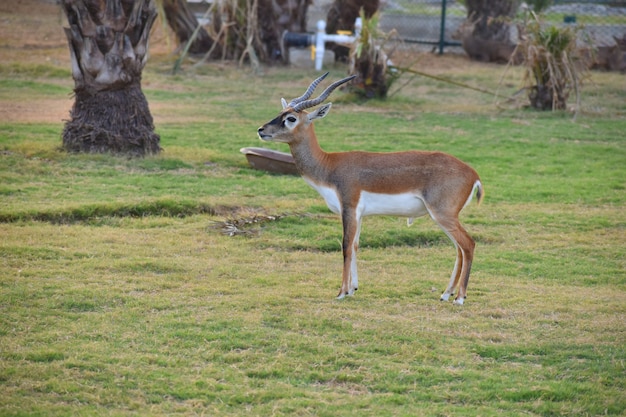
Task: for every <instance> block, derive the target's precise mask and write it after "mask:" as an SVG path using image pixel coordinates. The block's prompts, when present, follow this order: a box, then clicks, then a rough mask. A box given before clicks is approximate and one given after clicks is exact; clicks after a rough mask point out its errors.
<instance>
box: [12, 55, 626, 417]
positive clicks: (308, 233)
mask: <svg viewBox="0 0 626 417" xmlns="http://www.w3.org/2000/svg"><path fill="white" fill-rule="evenodd" d="M425 59H426V60H434V59H450V60H451V61H450V62H451V65H449V66H445V65H443V68H444V69H443V70H441V73H440V74H439V75H442V76H447V77H452V78H456V79H457V80H459V81H461V82H464V83H472V84H474V85H478V86H482V87H485V88H489V89H496V87H497V84H498V83H499V80H500V77H501V75H502V72H503V67H501V66H492V65H476V64H472V65H469V64H468V63H467V61H465V60H464V59H462V58H460V57H459V58H435V57H433V56H430V55H429V56H427V57H426V58H425ZM163 61H167V59H163V58H161V61H159V59H158V57H157V59H156V60H154V61H151V63H149V64H148V68H147V69H146V71H145V73H144V91H145V93H146V96H147V98H148V101H149V103H150V106H151V108H152V111H153V115H154V116H155V121H156V130H157V133H159V134H160V135H161V140H162V143H161V144H162V147H163V148H164V152H163V153H162V154H161V155H159V156H156V157H150V158H145V159H126V158H120V157H113V156H108V155H68V154H66V153H64V152H62V151H60V150H59V147H60V144H61V139H60V134H61V130H62V128H63V122H62V121H61V120H59V121H58V122H55V123H51V122H36V121H35V122H28V123H27V122H19V121H17V122H5V121H0V236H2V239H1V240H0V254H1V258H0V259H1V264H0V392H1V393H2V394H1V395H0V415H3V416H17V415H45V416H70V415H71V416H74V415H115V416H121V415H128V416H133V415H137V416H138V415H146V416H148V415H149V416H156V415H185V416H192V415H231V416H242V415H255V416H257V415H258V416H270V415H290V416H291V415H300V416H307V415H319V416H341V415H364V416H391V415H393V416H396V415H397V416H401V415H406V416H519V415H530V416H558V415H564V416H573V415H577V416H578V415H579V416H595V415H613V416H619V415H624V413H626V395H625V392H626V377H625V375H626V365H625V364H626V324H625V323H626V259H625V258H626V257H625V253H626V251H625V247H626V230H625V228H626V217H625V215H624V209H625V204H626V139H625V132H626V123H625V122H624V116H625V115H626V104H624V103H626V91H625V89H624V87H622V86H623V80H624V79H623V75H619V74H605V73H594V75H593V83H591V84H589V85H588V86H587V87H586V89H585V91H584V95H583V109H582V111H581V114H580V115H579V116H578V118H577V119H576V121H573V120H572V117H571V114H569V113H535V112H532V111H529V110H525V109H511V108H509V109H501V108H496V106H495V105H494V102H493V99H492V98H491V97H489V96H486V95H481V94H480V93H477V92H475V91H471V90H460V89H459V88H458V87H454V86H450V85H447V84H442V83H437V82H435V81H432V80H429V79H421V78H414V79H412V80H411V81H410V82H408V83H406V84H405V85H404V86H403V88H402V89H401V90H400V91H399V92H397V94H395V95H394V96H393V98H392V99H391V100H388V101H386V102H370V103H355V102H353V101H351V100H350V99H349V98H346V97H345V96H344V95H343V93H341V92H336V93H334V97H333V102H334V106H333V108H332V111H331V114H330V115H329V117H327V118H325V119H323V120H321V121H319V122H318V123H317V130H316V131H317V134H318V137H319V139H320V142H321V144H322V147H324V148H325V149H326V150H329V151H338V150H350V149H362V150H375V151H394V150H405V149H422V150H441V151H445V152H449V153H452V154H454V155H455V156H457V157H459V158H461V159H462V160H464V161H466V162H467V163H469V164H470V165H472V166H473V167H474V168H475V169H476V170H477V171H478V172H479V174H480V175H481V178H482V181H483V183H484V186H485V190H486V197H485V200H484V202H483V204H482V205H481V206H480V207H478V206H476V205H475V204H472V205H470V206H468V207H467V208H466V209H465V210H464V212H463V213H462V216H461V221H462V222H463V223H464V224H465V225H466V227H467V229H468V231H469V232H470V234H472V236H474V237H475V239H476V241H477V248H476V254H475V260H474V265H473V271H472V278H471V280H470V284H469V288H468V299H467V300H466V304H465V305H464V306H462V307H459V306H453V305H452V304H451V303H442V302H440V301H439V295H440V294H441V292H442V291H443V290H444V289H445V286H446V285H447V283H448V278H449V274H450V272H451V270H452V267H453V264H454V256H455V253H454V249H453V247H452V244H451V243H450V242H449V241H448V239H447V238H446V237H445V235H444V234H443V233H442V232H441V231H440V230H439V229H438V228H437V226H436V225H435V224H434V223H433V222H432V221H431V220H430V219H427V218H422V219H420V220H418V221H416V222H415V224H414V225H413V226H411V227H407V226H406V222H405V220H404V219H397V218H393V217H372V218H366V219H365V221H364V226H363V233H362V235H361V250H360V252H359V268H360V270H359V272H360V277H359V278H360V287H359V291H358V294H357V295H356V296H355V297H351V298H347V299H345V300H342V301H337V300H335V299H334V296H335V295H336V293H337V290H338V288H339V285H340V281H341V264H342V259H341V258H342V257H341V250H340V239H341V224H340V221H339V219H338V218H337V217H336V216H334V215H332V214H331V213H330V212H329V211H328V210H327V209H326V207H325V205H324V202H323V200H322V199H321V197H319V196H318V195H317V194H316V193H315V191H314V190H312V189H310V188H309V187H308V186H307V185H306V184H305V183H304V181H303V180H302V179H300V178H297V177H292V176H279V175H272V174H268V173H264V172H261V171H255V170H252V169H251V168H250V167H249V166H248V165H247V163H246V161H245V158H244V157H243V156H242V155H241V154H240V153H239V149H240V148H241V147H244V146H271V147H273V148H274V149H279V150H283V151H286V150H287V148H286V147H284V146H281V145H268V144H263V145H262V144H261V143H260V142H259V141H258V139H257V138H256V129H257V127H258V126H260V125H261V124H263V123H265V122H266V121H268V120H270V119H271V118H273V117H274V116H275V115H276V114H277V112H278V110H279V109H280V97H282V96H285V97H286V98H291V97H295V96H297V95H300V94H301V92H302V90H303V89H304V88H306V86H307V85H308V82H309V81H310V80H311V79H313V78H314V77H315V76H316V74H315V73H314V72H312V71H300V72H298V71H295V70H289V69H281V68H274V69H268V70H266V74H265V75H263V76H259V77H252V76H250V74H248V73H247V71H246V70H245V69H236V68H230V67H225V68H223V67H220V66H214V67H212V66H209V67H208V68H205V69H202V70H196V71H190V70H188V71H187V72H186V73H184V74H182V75H177V76H172V75H169V72H168V69H169V66H170V64H171V63H170V62H163ZM152 62H154V63H152ZM443 62H444V63H445V62H446V61H443ZM465 65H467V69H466V70H464V71H463V72H462V73H461V72H458V71H457V69H458V68H459V67H462V66H465ZM446 68H448V69H447V70H446ZM0 75H2V81H0V85H1V86H2V90H0V101H2V100H4V101H9V100H17V101H19V102H20V103H29V102H36V101H37V100H39V99H40V97H41V96H42V95H44V96H45V97H46V99H58V100H59V101H62V100H71V97H69V96H68V95H69V93H70V92H71V88H72V83H71V78H70V75H69V70H67V71H65V70H63V69H58V68H56V67H53V66H50V67H46V66H32V67H31V66H23V67H20V69H19V70H16V67H15V66H14V65H5V66H0ZM343 75H344V71H343V69H340V68H338V69H334V70H332V73H331V76H330V77H329V78H332V79H336V78H339V77H341V76H343ZM518 76H519V73H518V72H516V71H515V70H513V71H510V72H509V73H508V74H507V75H506V76H505V79H504V81H503V82H504V84H503V85H504V86H505V88H507V89H510V90H512V91H513V90H515V89H516V87H517V85H519V83H520V78H518ZM254 219H257V220H258V221H256V222H254V221H252V220H254ZM246 221H248V222H246ZM229 222H230V223H231V224H232V223H237V224H244V223H245V226H241V229H242V232H245V233H241V234H238V235H236V236H227V235H226V234H224V233H222V230H223V226H224V225H225V224H229Z"/></svg>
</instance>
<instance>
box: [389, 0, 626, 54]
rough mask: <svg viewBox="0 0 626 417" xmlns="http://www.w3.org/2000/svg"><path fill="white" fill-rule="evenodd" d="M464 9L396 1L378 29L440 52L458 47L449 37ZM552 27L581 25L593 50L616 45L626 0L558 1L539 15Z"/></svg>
mask: <svg viewBox="0 0 626 417" xmlns="http://www.w3.org/2000/svg"><path fill="white" fill-rule="evenodd" d="M466 15H467V11H466V9H465V6H464V5H463V4H462V3H460V2H458V1H455V0H396V1H389V2H388V3H387V4H386V6H385V8H384V9H383V10H382V16H381V21H380V28H381V29H382V30H383V31H385V32H389V31H391V30H394V29H395V30H396V31H397V33H398V35H399V37H400V38H401V39H402V40H403V41H404V42H406V43H414V44H419V45H426V46H430V47H432V48H436V49H438V50H439V52H443V51H444V49H445V48H448V47H456V46H459V43H458V41H455V40H454V39H452V34H453V33H454V32H455V31H457V29H458V28H459V25H460V24H461V23H462V22H463V21H464V20H465V18H466ZM542 17H543V19H544V20H545V21H546V22H548V23H552V24H559V25H581V26H582V28H583V32H584V33H586V34H587V35H589V36H590V37H591V39H592V40H593V43H594V44H595V45H596V46H608V45H613V44H615V40H614V37H615V38H622V37H623V36H626V0H621V1H608V0H586V1H585V0H582V1H569V0H567V1H563V0H557V1H555V2H554V4H553V5H552V6H551V7H549V8H548V9H546V10H545V11H544V12H543V13H542Z"/></svg>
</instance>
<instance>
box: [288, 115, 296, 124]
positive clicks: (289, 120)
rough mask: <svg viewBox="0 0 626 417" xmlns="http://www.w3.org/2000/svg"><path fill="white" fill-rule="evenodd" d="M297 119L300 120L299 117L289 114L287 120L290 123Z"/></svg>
mask: <svg viewBox="0 0 626 417" xmlns="http://www.w3.org/2000/svg"><path fill="white" fill-rule="evenodd" d="M296 120H298V119H296V118H295V117H294V116H287V121H288V122H289V123H294V122H295V121H296Z"/></svg>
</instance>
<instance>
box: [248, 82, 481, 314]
mask: <svg viewBox="0 0 626 417" xmlns="http://www.w3.org/2000/svg"><path fill="white" fill-rule="evenodd" d="M326 75H328V73H326V74H324V75H322V76H321V77H319V78H318V79H316V80H315V81H313V82H312V83H311V85H310V86H309V88H308V89H307V90H306V92H305V93H304V94H303V95H302V96H301V97H298V98H295V99H293V100H291V102H289V103H287V102H286V101H285V99H282V100H281V101H282V105H283V110H282V112H281V113H280V114H279V115H278V116H277V117H276V118H274V119H272V120H271V121H270V122H268V123H266V124H264V125H263V126H261V127H260V128H259V129H258V134H259V137H260V138H261V140H264V141H271V142H284V143H287V144H288V145H289V148H290V149H291V153H292V155H293V157H294V160H295V163H296V167H297V168H298V171H299V172H300V173H301V175H302V176H303V177H304V180H305V181H306V182H307V183H309V185H311V186H312V187H313V188H314V189H316V190H317V191H318V192H319V193H320V194H321V195H322V197H323V198H324V200H326V204H327V205H328V208H330V210H331V211H332V212H334V213H336V214H340V215H341V220H342V223H343V244H342V249H343V276H342V282H341V289H340V290H339V295H338V296H337V298H343V297H345V296H346V295H353V294H354V292H355V291H356V290H357V289H358V278H357V267H356V252H357V249H358V245H359V234H360V232H361V219H362V218H363V216H370V215H395V216H402V217H407V218H408V224H409V225H410V224H411V222H412V221H413V218H414V217H419V216H424V215H425V214H429V215H430V217H431V218H432V219H433V220H434V221H435V222H436V223H437V224H438V225H439V226H441V228H442V229H443V231H444V232H445V233H446V234H447V235H448V237H449V238H450V239H452V242H454V245H455V246H456V252H457V253H456V262H455V264H454V270H453V271H452V277H451V278H450V284H449V285H448V288H446V290H445V292H444V293H443V294H442V295H441V299H442V300H445V301H447V300H448V299H449V298H450V296H451V295H453V294H454V291H455V288H456V287H457V286H458V287H459V289H458V293H457V295H456V298H455V300H454V302H455V304H463V301H464V300H465V297H466V292H467V283H468V281H469V276H470V269H471V267H472V259H473V257H474V246H475V244H474V240H473V239H472V238H471V237H470V235H469V234H468V233H467V232H466V231H465V229H463V227H462V226H461V224H460V223H459V212H460V211H461V210H462V209H463V207H465V206H466V205H467V204H468V203H469V202H470V200H471V199H472V196H473V195H474V192H475V190H477V193H476V194H477V199H478V202H479V203H480V201H481V200H482V197H483V188H482V184H481V182H480V178H479V177H478V174H477V173H476V171H474V169H472V168H471V167H470V166H468V165H467V164H465V163H464V162H461V161H460V160H458V159H457V158H455V157H453V156H451V155H447V154H445V153H441V152H420V151H407V152H393V153H375V152H361V151H352V152H337V153H334V152H333V153H329V152H325V151H323V150H322V149H321V148H320V145H319V144H318V142H317V138H316V136H315V132H314V131H313V121H314V120H316V119H320V118H322V117H324V116H326V115H327V114H328V111H329V110H330V107H331V103H328V104H324V105H322V106H320V107H318V108H317V109H315V110H312V111H311V112H310V113H309V112H306V111H305V109H310V108H312V107H315V106H317V105H318V104H320V103H322V102H323V101H324V100H326V98H327V97H328V96H329V95H330V93H331V92H332V91H333V90H334V89H335V88H337V87H339V86H340V85H341V84H343V83H346V82H348V81H350V80H351V79H352V78H354V76H352V77H347V78H344V79H342V80H339V81H336V82H334V83H333V84H331V85H330V86H329V87H328V88H326V90H324V92H323V93H322V94H321V95H320V96H319V97H317V98H315V99H309V97H310V96H311V94H313V90H315V88H316V87H317V85H318V84H319V83H320V82H321V81H322V80H323V79H324V78H325V77H326Z"/></svg>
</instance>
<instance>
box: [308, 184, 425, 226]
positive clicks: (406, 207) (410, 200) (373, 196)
mask: <svg viewBox="0 0 626 417" xmlns="http://www.w3.org/2000/svg"><path fill="white" fill-rule="evenodd" d="M304 180H305V181H306V182H307V183H308V184H309V185H310V186H311V187H313V188H314V189H315V190H316V191H317V192H318V193H319V194H320V195H321V196H322V198H324V201H326V205H327V206H328V208H329V209H330V211H332V212H333V213H335V214H340V213H341V204H340V203H339V196H338V195H337V191H336V190H335V189H334V188H332V187H328V186H324V185H319V184H316V183H315V182H313V181H311V180H309V179H308V178H306V177H304ZM357 212H358V213H359V214H360V216H375V215H383V216H399V217H409V218H413V217H421V216H424V215H426V214H428V211H427V210H426V206H424V202H423V201H422V199H421V198H419V197H418V196H417V195H415V194H414V193H401V194H378V193H370V192H367V191H363V192H361V198H360V199H359V203H358V205H357Z"/></svg>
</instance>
